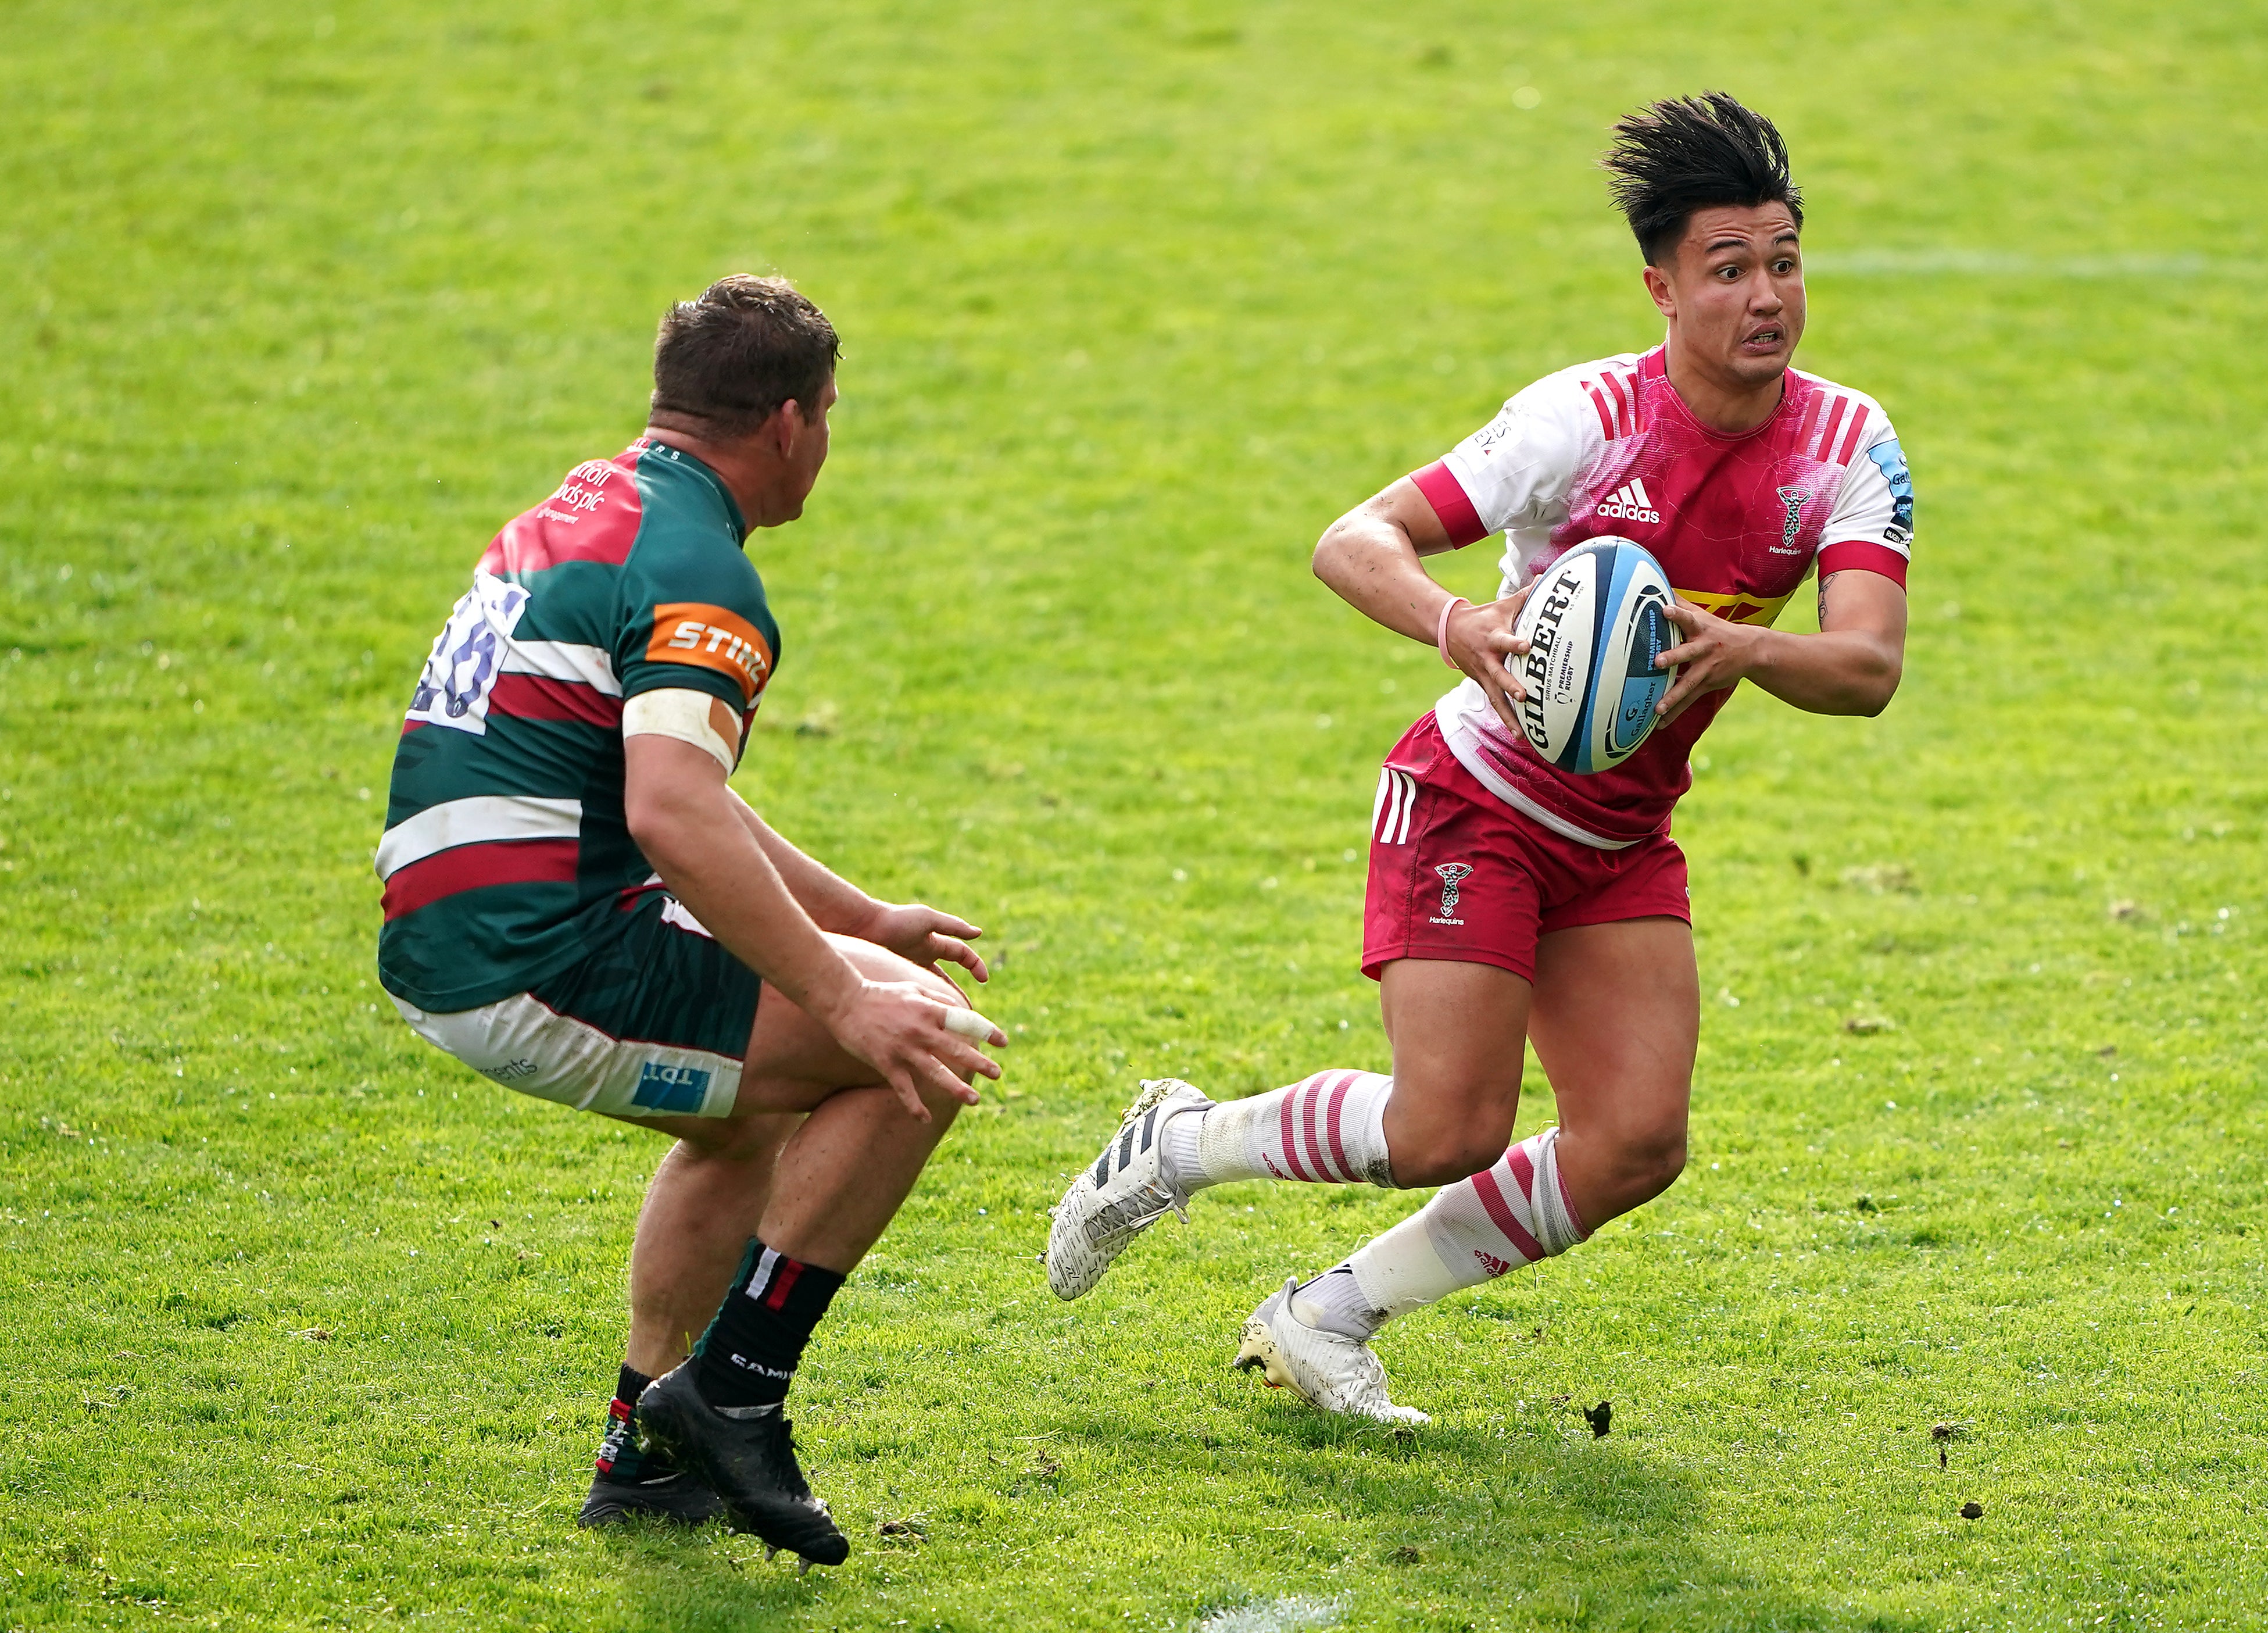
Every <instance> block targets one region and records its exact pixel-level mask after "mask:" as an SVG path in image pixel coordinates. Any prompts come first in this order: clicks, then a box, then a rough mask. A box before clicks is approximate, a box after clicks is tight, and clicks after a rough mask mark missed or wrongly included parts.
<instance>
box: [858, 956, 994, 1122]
mask: <svg viewBox="0 0 2268 1633" xmlns="http://www.w3.org/2000/svg"><path fill="white" fill-rule="evenodd" d="M974 1015H975V1012H974V1011H973V1010H969V1009H963V1008H961V1007H959V1006H955V1005H949V1004H945V1003H940V1002H939V1001H938V1000H937V999H935V998H933V997H932V996H931V995H930V994H928V993H926V992H924V991H923V990H922V988H920V987H919V986H916V985H914V984H913V983H912V982H911V981H864V982H861V983H860V984H859V986H858V989H857V990H856V991H854V992H853V993H852V994H851V997H850V999H849V1001H847V1002H845V1003H844V1004H843V1005H842V1007H841V1008H840V1009H837V1010H836V1012H835V1013H834V1014H833V1015H831V1016H828V1020H827V1028H828V1031H831V1032H833V1033H834V1034H835V1041H836V1042H837V1043H839V1044H841V1045H842V1046H843V1047H844V1048H845V1049H847V1050H849V1051H850V1052H851V1053H852V1054H855V1055H857V1056H858V1058H859V1059H860V1060H864V1061H865V1062H866V1064H867V1065H869V1066H871V1067H873V1068H874V1069H875V1070H876V1071H877V1072H879V1073H880V1074H881V1076H882V1081H883V1082H885V1083H888V1084H889V1085H890V1087H891V1088H893V1089H895V1090H897V1093H898V1098H899V1099H901V1100H902V1101H903V1102H904V1103H905V1106H906V1109H907V1111H909V1112H911V1113H912V1114H913V1116H914V1118H915V1119H916V1120H917V1121H919V1122H924V1123H925V1122H927V1121H929V1120H930V1114H929V1107H928V1106H927V1105H924V1104H923V1098H922V1097H923V1096H924V1094H925V1093H926V1094H931V1095H942V1096H944V1097H946V1098H948V1099H954V1100H958V1101H960V1102H961V1104H962V1105H976V1100H977V1094H976V1089H975V1088H974V1087H972V1086H971V1084H970V1083H969V1082H968V1080H969V1079H970V1078H972V1077H978V1076H983V1077H998V1076H999V1075H1000V1068H999V1067H998V1064H996V1063H995V1062H994V1061H993V1060H990V1058H988V1057H987V1056H985V1055H984V1054H983V1053H979V1052H978V1050H977V1047H976V1044H977V1042H978V1041H983V1042H985V1043H990V1044H991V1045H993V1046H996V1047H997V1046H999V1045H1001V1044H1005V1043H1006V1042H1007V1041H1008V1038H1007V1035H1006V1034H1005V1033H1004V1032H1002V1031H1001V1030H1000V1029H999V1028H998V1027H997V1026H988V1027H987V1028H986V1031H985V1033H984V1035H983V1038H981V1039H978V1038H972V1037H970V1036H968V1035H967V1034H966V1033H964V1032H963V1031H961V1027H969V1030H970V1031H974V1028H973V1026H970V1021H971V1020H972V1019H973V1018H974ZM956 1016H961V1017H968V1018H963V1019H961V1020H960V1021H959V1023H957V1024H956V1022H955V1017H956Z"/></svg>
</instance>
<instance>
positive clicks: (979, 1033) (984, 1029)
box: [945, 1009, 996, 1043]
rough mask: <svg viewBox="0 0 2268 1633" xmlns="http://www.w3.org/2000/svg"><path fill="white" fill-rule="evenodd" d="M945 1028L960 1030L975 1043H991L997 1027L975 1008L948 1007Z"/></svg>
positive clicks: (952, 1030) (962, 1034)
mask: <svg viewBox="0 0 2268 1633" xmlns="http://www.w3.org/2000/svg"><path fill="white" fill-rule="evenodd" d="M945 1030H946V1031H948V1032H958V1033H960V1034H961V1036H962V1037H963V1038H968V1039H969V1040H970V1041H971V1042H974V1043H990V1041H991V1040H992V1034H993V1032H994V1031H995V1030H996V1029H995V1028H994V1026H993V1024H992V1023H991V1022H990V1021H988V1020H986V1019H985V1018H984V1017H983V1016H981V1015H979V1014H977V1013H976V1010H974V1009H947V1010H946V1012H945Z"/></svg>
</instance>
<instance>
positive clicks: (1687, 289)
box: [1646, 204, 1804, 385]
mask: <svg viewBox="0 0 2268 1633" xmlns="http://www.w3.org/2000/svg"><path fill="white" fill-rule="evenodd" d="M1646 286H1647V288H1648V289H1649V290H1651V291H1652V292H1653V298H1654V304H1655V305H1656V306H1658V307H1661V310H1662V312H1663V314H1665V315H1666V316H1667V317H1668V319H1669V327H1670V332H1671V335H1672V336H1673V344H1674V345H1675V348H1676V350H1677V351H1679V352H1680V353H1681V354H1682V355H1683V358H1685V359H1686V360H1687V361H1688V362H1690V363H1692V364H1697V365H1699V366H1702V367H1705V368H1707V369H1710V370H1711V371H1712V372H1714V373H1721V374H1722V375H1723V376H1725V377H1726V378H1727V381H1728V382H1737V383H1738V384H1741V385H1763V384H1764V383H1766V382H1767V381H1772V380H1776V379H1778V377H1779V375H1780V373H1782V372H1783V371H1784V370H1785V369H1786V367H1787V366H1788V363H1789V361H1790V360H1791V359H1792V358H1793V357H1794V356H1795V347H1796V343H1797V342H1798V341H1800V340H1801V339H1802V338H1803V315H1804V309H1803V251H1802V246H1801V245H1800V242H1799V241H1798V239H1797V234H1796V226H1795V218H1794V217H1793V215H1791V214H1790V213H1789V211H1788V209H1787V206H1786V205H1785V204H1739V205H1735V204H1723V205H1718V206H1716V207H1714V208H1712V209H1708V210H1697V211H1694V212H1693V217H1692V219H1691V220H1690V221H1688V222H1687V223H1686V224H1685V236H1684V238H1683V240H1680V242H1679V244H1678V246H1677V255H1676V257H1675V260H1673V261H1672V262H1670V264H1669V266H1668V267H1667V268H1655V267H1649V268H1647V269H1646Z"/></svg>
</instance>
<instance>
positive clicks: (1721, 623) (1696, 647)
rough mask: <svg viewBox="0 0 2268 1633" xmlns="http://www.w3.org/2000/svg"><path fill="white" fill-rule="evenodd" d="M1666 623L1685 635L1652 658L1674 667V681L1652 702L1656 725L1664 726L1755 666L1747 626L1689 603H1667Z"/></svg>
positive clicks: (1752, 634) (1753, 640) (1754, 636)
mask: <svg viewBox="0 0 2268 1633" xmlns="http://www.w3.org/2000/svg"><path fill="white" fill-rule="evenodd" d="M1669 621H1670V622H1671V623H1672V624H1675V625H1676V626H1677V628H1678V632H1680V633H1681V634H1683V636H1684V637H1685V639H1683V641H1681V642H1679V643H1678V644H1677V645H1676V646H1675V647H1671V648H1670V649H1669V650H1668V652H1665V653H1663V654H1661V656H1660V657H1658V658H1656V659H1655V660H1654V661H1653V667H1654V668H1656V669H1668V668H1669V667H1670V665H1672V664H1676V665H1678V666H1679V669H1678V675H1677V679H1676V680H1675V682H1674V683H1672V684H1671V686H1670V688H1669V690H1668V691H1666V692H1664V693H1663V694H1662V696H1661V702H1659V703H1657V704H1655V705H1654V713H1657V714H1659V715H1661V720H1658V721H1657V722H1655V723H1656V724H1657V725H1661V726H1667V725H1668V724H1669V722H1670V721H1672V720H1675V719H1676V718H1677V717H1678V716H1679V715H1681V714H1683V713H1685V711H1686V710H1687V709H1689V708H1690V707H1692V706H1693V703H1694V700H1695V699H1696V698H1699V697H1700V696H1701V695H1702V694H1703V693H1704V692H1711V691H1729V690H1730V689H1731V688H1733V687H1734V686H1737V685H1739V684H1740V683H1741V681H1742V677H1743V676H1746V675H1747V674H1748V673H1749V670H1750V669H1753V668H1755V667H1756V649H1757V647H1758V644H1759V642H1758V637H1759V636H1760V635H1761V634H1762V632H1761V631H1759V630H1757V629H1756V628H1755V627H1753V626H1752V625H1749V624H1734V623H1732V622H1730V621H1729V620H1727V619H1725V618H1720V617H1718V616H1717V615H1716V614H1715V613H1713V612H1710V611H1707V610H1704V609H1702V608H1699V607H1697V606H1695V605H1693V603H1692V602H1685V601H1678V602H1671V603H1670V606H1669Z"/></svg>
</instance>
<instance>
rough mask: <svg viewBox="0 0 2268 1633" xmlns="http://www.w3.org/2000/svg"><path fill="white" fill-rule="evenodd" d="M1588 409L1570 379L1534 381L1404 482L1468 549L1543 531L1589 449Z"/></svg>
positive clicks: (1455, 540) (1592, 425)
mask: <svg viewBox="0 0 2268 1633" xmlns="http://www.w3.org/2000/svg"><path fill="white" fill-rule="evenodd" d="M1589 415H1590V409H1589V405H1588V404H1587V402H1586V401H1585V400H1584V398H1583V395H1582V388H1581V387H1580V385H1579V384H1577V383H1575V382H1574V381H1572V380H1571V379H1570V378H1569V376H1567V375H1565V374H1554V375H1551V376H1550V377H1548V378H1546V379H1543V380H1539V381H1536V382H1535V384H1534V385H1532V386H1530V387H1528V389H1526V390H1525V391H1522V392H1521V393H1520V394H1519V395H1517V396H1514V397H1513V398H1512V399H1511V400H1510V401H1508V402H1507V403H1505V405H1504V407H1503V409H1502V410H1499V412H1498V414H1497V417H1495V418H1494V419H1492V420H1491V421H1489V423H1488V424H1487V425H1484V426H1482V427H1481V428H1480V429H1479V430H1478V431H1476V432H1473V434H1472V435H1471V436H1469V437H1467V438H1466V439H1465V440H1463V441H1462V442H1460V443H1458V444H1457V446H1456V447H1454V448H1451V449H1450V450H1449V451H1448V452H1447V454H1443V455H1442V456H1441V457H1440V459H1438V460H1436V461H1435V462H1433V463H1432V464H1431V465H1428V466H1426V467H1425V469H1423V470H1420V471H1418V472H1416V473H1415V474H1413V475H1412V477H1410V480H1411V481H1413V482H1415V483H1416V484H1418V491H1419V492H1420V493H1423V494H1424V495H1425V502H1426V503H1427V504H1429V505H1431V506H1432V507H1433V514H1435V515H1437V516H1439V517H1440V519H1441V525H1442V526H1443V527H1444V528H1447V529H1448V534H1449V539H1450V542H1451V543H1454V544H1457V545H1459V546H1462V545H1466V544H1471V543H1476V541H1478V540H1481V539H1484V538H1486V537H1487V536H1489V535H1490V534H1491V533H1501V532H1503V531H1504V530H1505V529H1506V528H1516V527H1543V526H1549V525H1550V523H1551V521H1553V520H1554V519H1555V517H1554V511H1555V507H1557V506H1561V505H1564V504H1565V501H1566V498H1567V491H1568V489H1569V487H1570V486H1572V484H1573V482H1574V478H1575V472H1576V470H1577V469H1579V468H1580V465H1581V463H1582V462H1583V458H1584V455H1585V454H1586V453H1587V448H1586V446H1585V437H1586V434H1587V430H1590V429H1594V428H1595V423H1596V422H1595V420H1592V421H1591V422H1590V425H1589V426H1587V424H1586V419H1587V417H1588V416H1589Z"/></svg>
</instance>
